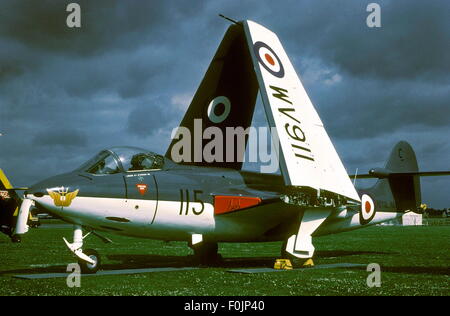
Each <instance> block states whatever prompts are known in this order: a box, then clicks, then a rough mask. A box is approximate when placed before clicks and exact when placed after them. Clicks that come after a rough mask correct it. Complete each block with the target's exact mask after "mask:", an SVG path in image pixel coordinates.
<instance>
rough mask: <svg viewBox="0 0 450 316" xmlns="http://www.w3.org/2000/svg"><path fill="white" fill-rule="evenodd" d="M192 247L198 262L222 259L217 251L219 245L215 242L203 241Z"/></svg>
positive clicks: (214, 261) (210, 262) (203, 262)
mask: <svg viewBox="0 0 450 316" xmlns="http://www.w3.org/2000/svg"><path fill="white" fill-rule="evenodd" d="M192 249H193V250H194V256H195V258H196V260H197V261H198V262H199V263H200V264H213V263H217V262H219V261H221V260H222V256H221V255H220V254H219V253H218V250H219V246H218V245H217V243H204V244H201V245H197V246H194V247H192Z"/></svg>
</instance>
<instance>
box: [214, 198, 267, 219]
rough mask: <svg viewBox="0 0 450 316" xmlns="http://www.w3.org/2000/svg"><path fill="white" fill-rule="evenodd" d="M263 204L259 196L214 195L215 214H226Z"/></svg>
mask: <svg viewBox="0 0 450 316" xmlns="http://www.w3.org/2000/svg"><path fill="white" fill-rule="evenodd" d="M259 204H261V199H260V198H258V197H246V196H221V195H216V196H215V197H214V214H215V215H219V214H225V213H229V212H234V211H237V210H242V209H245V208H249V207H252V206H257V205H259Z"/></svg>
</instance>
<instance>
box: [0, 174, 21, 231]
mask: <svg viewBox="0 0 450 316" xmlns="http://www.w3.org/2000/svg"><path fill="white" fill-rule="evenodd" d="M20 203H21V199H20V197H19V196H18V195H17V193H16V191H14V189H13V187H12V185H11V183H10V182H9V180H8V178H7V177H6V175H5V174H4V173H3V170H2V169H0V231H1V232H3V233H5V234H6V235H8V236H11V234H12V230H13V228H14V227H15V223H16V219H17V213H18V208H19V205H20Z"/></svg>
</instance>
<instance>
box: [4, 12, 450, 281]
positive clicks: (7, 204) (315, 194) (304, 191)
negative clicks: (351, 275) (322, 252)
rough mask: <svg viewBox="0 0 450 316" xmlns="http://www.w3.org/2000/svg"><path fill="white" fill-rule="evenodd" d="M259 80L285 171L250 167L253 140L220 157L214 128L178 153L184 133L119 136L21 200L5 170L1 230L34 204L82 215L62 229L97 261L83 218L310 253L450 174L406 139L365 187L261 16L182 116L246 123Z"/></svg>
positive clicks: (89, 260)
mask: <svg viewBox="0 0 450 316" xmlns="http://www.w3.org/2000/svg"><path fill="white" fill-rule="evenodd" d="M258 90H259V92H260V94H261V97H262V101H263V104H264V109H265V113H266V116H267V120H268V122H269V125H270V126H271V127H273V128H275V129H276V132H277V135H278V137H275V136H274V141H276V142H279V144H280V146H279V151H278V158H279V162H280V169H281V175H273V174H261V173H255V172H249V171H243V170H241V167H242V155H243V154H244V152H245V146H246V141H244V142H243V143H242V142H241V143H240V144H239V143H238V142H228V141H227V142H225V143H224V144H223V146H224V150H223V155H224V156H223V157H220V158H223V159H216V160H214V161H207V159H206V158H205V157H202V155H198V153H199V152H200V153H201V152H202V150H203V149H204V148H205V146H207V145H208V144H207V143H206V141H205V140H201V141H200V142H195V141H194V142H192V143H191V144H190V145H189V146H191V147H189V148H184V149H183V151H182V152H181V155H182V156H183V157H184V159H182V160H181V161H179V159H178V157H174V153H176V152H177V144H178V143H177V142H179V141H180V137H181V136H180V135H178V136H177V135H175V137H174V139H173V140H172V143H171V144H170V146H169V148H168V150H167V152H166V154H165V155H164V156H163V155H159V154H156V153H153V152H150V151H147V150H144V149H140V148H135V147H114V148H110V149H106V150H103V151H101V152H100V153H99V154H97V155H96V156H95V157H94V158H92V159H91V160H89V161H87V162H86V163H85V164H83V165H82V166H80V167H78V168H76V169H75V170H73V171H71V172H68V173H65V174H61V175H58V176H55V177H51V178H49V179H46V180H44V181H41V182H39V183H37V184H35V185H33V186H31V187H30V188H28V189H27V190H26V191H25V192H24V198H23V200H21V199H20V198H19V196H18V195H17V194H16V192H15V189H14V188H12V186H11V185H10V184H9V182H8V181H7V179H6V177H2V187H0V193H1V195H0V197H1V199H0V207H1V208H0V211H1V212H0V214H3V216H2V220H1V221H2V222H1V223H0V224H1V225H3V230H4V231H5V232H6V233H8V234H9V235H11V236H12V238H13V239H14V240H16V241H18V240H19V237H20V236H21V235H22V234H24V233H26V231H27V230H28V228H27V218H28V216H29V215H28V214H29V210H30V207H31V206H32V205H34V206H35V207H37V208H39V209H41V210H43V212H45V213H50V214H52V215H54V216H57V217H59V218H61V219H62V220H64V221H66V222H68V223H71V224H73V225H74V234H73V240H72V241H71V242H70V241H68V240H66V239H64V241H65V243H66V245H67V247H68V248H69V250H70V251H71V252H72V253H73V254H74V255H75V256H76V257H77V258H78V260H79V262H80V264H81V266H82V269H83V271H84V272H87V273H89V272H90V273H93V272H95V271H97V269H98V268H99V266H100V256H99V254H98V253H97V252H96V251H95V250H86V249H84V247H83V246H84V238H85V236H83V230H84V231H86V232H93V233H94V234H95V235H97V236H99V235H98V233H99V232H100V233H101V232H109V233H114V234H118V235H125V236H133V237H140V238H150V239H159V240H168V241H186V242H188V245H189V246H190V247H191V248H192V249H193V250H194V253H195V255H196V256H198V257H199V258H200V260H201V261H214V260H216V259H217V258H218V256H219V255H218V247H217V243H219V242H263V241H284V244H283V246H282V249H281V252H282V256H286V257H290V258H298V259H301V260H303V261H304V262H305V264H306V265H308V264H311V260H309V259H311V258H312V257H313V254H314V246H313V244H312V237H315V236H321V235H326V234H334V233H338V232H342V231H348V230H352V229H357V228H362V227H367V226H369V225H373V224H376V223H380V222H383V221H388V220H391V219H394V218H397V217H399V216H401V215H402V214H403V213H404V212H408V211H413V212H414V211H417V210H418V208H419V206H420V204H421V194H420V181H419V177H420V176H427V175H445V174H450V172H448V171H443V172H419V170H418V166H417V161H416V157H415V154H414V151H413V149H412V148H411V146H410V145H409V144H408V143H406V142H399V143H398V144H397V145H395V147H394V149H393V150H392V153H391V154H390V156H389V159H388V161H387V163H386V166H385V167H384V168H382V169H381V168H378V169H373V170H371V171H370V172H369V174H366V175H359V176H358V177H373V178H378V179H379V180H378V182H377V183H376V184H375V185H374V186H373V187H372V188H369V189H365V190H356V189H355V187H354V186H353V184H352V181H351V178H350V177H349V175H348V174H347V172H346V171H345V169H344V167H343V165H342V162H341V160H340V159H339V156H338V154H337V153H336V150H335V148H334V146H333V144H332V143H331V141H330V138H329V137H328V135H327V133H326V131H325V128H324V126H323V124H322V121H321V119H320V118H319V116H318V114H317V112H316V110H315V109H314V106H313V105H312V103H311V101H310V99H309V97H308V95H307V93H306V91H305V89H304V88H303V86H302V84H301V82H300V80H299V78H298V76H297V74H296V72H295V70H294V68H293V66H292V64H291V62H290V60H289V58H288V56H287V55H286V53H285V51H284V49H283V47H282V45H281V43H280V41H279V40H278V37H277V36H276V35H275V34H274V33H272V32H271V31H269V30H268V29H266V28H264V27H263V26H261V25H258V24H256V23H255V22H252V21H241V22H236V23H234V24H233V25H231V26H230V27H229V29H228V30H227V32H226V34H225V36H224V38H223V40H222V42H221V44H220V46H219V48H218V50H217V52H216V54H215V56H214V58H213V60H212V62H211V64H210V66H209V68H208V70H207V72H206V74H205V76H204V79H203V81H202V82H201V84H200V86H199V88H198V91H197V92H196V94H195V96H194V98H193V100H192V102H191V104H190V106H189V108H188V110H187V112H186V114H185V116H184V118H183V120H182V122H181V125H180V127H183V128H184V129H185V130H187V131H190V132H192V134H194V133H195V129H196V128H198V127H197V125H196V122H198V120H201V122H202V125H201V127H200V128H201V130H202V131H205V130H207V129H208V128H211V127H213V128H215V130H216V131H223V132H224V134H225V132H226V129H227V128H238V127H242V128H243V129H244V130H245V129H247V128H248V127H249V126H250V124H251V121H252V116H253V112H254V107H255V102H256V96H257V93H258ZM239 146H240V147H239ZM230 152H231V156H232V158H233V159H228V158H229V156H227V157H225V156H226V155H229V154H230ZM216 154H217V153H216ZM174 161H177V162H174ZM14 213H16V214H15V215H16V216H17V218H16V220H15V222H16V223H15V224H14V223H13V220H12V219H13V215H14Z"/></svg>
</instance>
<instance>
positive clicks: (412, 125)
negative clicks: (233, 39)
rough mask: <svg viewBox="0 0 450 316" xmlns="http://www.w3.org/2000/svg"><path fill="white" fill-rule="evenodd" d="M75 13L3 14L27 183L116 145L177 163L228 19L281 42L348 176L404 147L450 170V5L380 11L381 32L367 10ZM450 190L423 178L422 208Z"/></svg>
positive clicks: (56, 4) (223, 6)
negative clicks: (246, 22)
mask: <svg viewBox="0 0 450 316" xmlns="http://www.w3.org/2000/svg"><path fill="white" fill-rule="evenodd" d="M70 2H72V1H44V0H40V1H22V0H3V1H1V3H0V133H2V134H3V136H0V168H2V169H4V170H5V172H6V173H7V175H8V176H9V177H10V180H12V182H13V184H15V185H17V186H19V185H23V186H26V185H30V184H32V183H35V182H37V181H38V180H41V179H43V178H46V177H48V176H51V175H54V174H57V173H61V172H65V171H68V170H71V169H74V168H75V167H77V166H78V165H80V164H82V163H83V162H84V161H85V160H87V159H88V158H90V157H91V156H93V155H94V154H95V153H96V152H98V151H99V150H101V149H102V148H106V147H109V146H113V145H133V146H139V147H144V148H147V149H150V150H153V151H156V152H159V153H165V151H166V149H167V146H168V144H169V142H170V132H171V131H172V129H173V128H174V127H176V126H178V124H179V122H180V120H181V118H182V116H183V115H184V112H185V110H186V109H187V107H188V105H189V102H190V100H191V98H192V96H193V94H194V93H195V91H196V89H197V86H198V85H199V83H200V81H201V79H202V77H203V75H204V73H205V71H206V68H207V67H208V65H209V62H210V60H211V58H212V56H213V55H214V53H215V50H216V48H217V46H218V44H219V43H220V41H221V40H222V37H223V35H224V33H225V31H226V29H227V27H228V26H229V23H228V22H227V21H225V20H223V19H221V18H219V17H218V16H217V15H218V13H223V14H225V15H227V16H230V17H232V18H234V19H236V20H243V19H250V20H253V21H255V22H257V23H260V24H262V25H264V26H266V27H268V28H269V29H271V30H273V31H274V32H275V33H277V35H278V36H279V38H280V40H281V42H282V43H283V45H284V47H285V49H286V51H287V53H288V55H289V56H290V57H291V60H292V62H293V64H294V66H295V68H296V70H297V72H298V74H299V75H300V77H301V80H302V82H303V84H304V85H305V88H306V90H307V91H308V93H309V96H310V97H311V99H312V101H313V103H314V104H315V105H316V107H317V110H318V112H319V114H320V115H321V118H322V120H323V122H324V124H325V127H326V128H327V130H328V133H329V134H330V136H331V138H332V140H333V141H334V144H335V146H336V149H337V151H338V153H339V154H340V156H341V158H342V160H343V162H344V165H345V166H346V168H347V171H348V172H349V173H354V172H355V169H356V168H359V172H360V173H361V172H366V171H367V170H368V169H369V168H372V167H377V166H380V167H382V166H384V164H385V160H386V159H387V157H388V155H389V152H390V150H391V148H392V147H393V146H394V145H395V143H396V142H398V141H399V140H406V141H408V142H410V143H411V145H412V146H413V148H414V149H415V151H416V154H417V157H418V160H419V165H420V167H421V169H423V170H449V169H450V163H449V157H450V145H449V136H450V104H449V102H450V88H449V87H450V53H449V51H450V19H449V18H448V17H449V16H450V2H449V1H447V0H442V1H411V0H407V1H406V0H404V1H401V0H395V1H377V3H379V4H380V5H381V23H382V27H381V28H376V29H373V28H372V29H371V28H368V27H367V25H366V17H367V15H368V14H369V13H368V12H366V7H367V4H368V3H370V2H372V1H361V0H354V1H351V0H348V1H336V0H330V1H324V0H320V1H312V0H311V1H300V0H295V1H261V0H258V1H248V0H247V1H234V0H227V1H225V0H224V1H216V0H215V1H195V0H192V1H137V0H136V1H98V0H95V1H76V2H77V3H79V4H80V5H81V10H82V12H81V19H82V22H81V23H82V27H81V28H79V29H69V28H68V27H67V26H66V24H65V22H66V17H67V15H68V13H67V12H66V10H65V9H66V6H67V4H68V3H70ZM73 2H75V1H73ZM254 124H255V125H258V126H262V125H265V124H266V123H265V118H264V114H263V109H262V106H261V104H260V102H258V104H257V107H256V113H255V118H254ZM449 185H450V177H433V178H428V179H424V178H423V179H422V191H423V192H422V193H423V201H424V202H426V203H428V204H429V205H430V206H432V207H435V208H443V207H450V197H449V196H450V194H449V193H450V192H449Z"/></svg>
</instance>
